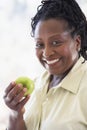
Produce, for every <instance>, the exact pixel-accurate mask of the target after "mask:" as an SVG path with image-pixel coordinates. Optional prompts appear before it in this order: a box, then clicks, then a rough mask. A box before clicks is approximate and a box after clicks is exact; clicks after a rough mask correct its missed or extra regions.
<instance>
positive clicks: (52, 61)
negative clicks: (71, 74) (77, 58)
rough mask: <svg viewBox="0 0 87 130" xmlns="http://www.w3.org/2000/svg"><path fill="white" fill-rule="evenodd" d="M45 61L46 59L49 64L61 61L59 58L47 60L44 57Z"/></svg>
mask: <svg viewBox="0 0 87 130" xmlns="http://www.w3.org/2000/svg"><path fill="white" fill-rule="evenodd" d="M43 61H45V62H46V63H47V64H48V65H52V64H55V63H57V62H58V61H59V58H58V59H54V60H46V59H44V58H43Z"/></svg>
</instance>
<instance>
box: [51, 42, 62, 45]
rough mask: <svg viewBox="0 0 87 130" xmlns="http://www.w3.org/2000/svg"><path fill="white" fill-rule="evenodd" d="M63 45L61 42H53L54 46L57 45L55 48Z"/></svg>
mask: <svg viewBox="0 0 87 130" xmlns="http://www.w3.org/2000/svg"><path fill="white" fill-rule="evenodd" d="M61 44H62V42H61V41H53V42H52V45H55V46H59V45H61Z"/></svg>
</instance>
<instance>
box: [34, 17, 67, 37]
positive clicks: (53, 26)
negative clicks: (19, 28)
mask: <svg viewBox="0 0 87 130" xmlns="http://www.w3.org/2000/svg"><path fill="white" fill-rule="evenodd" d="M65 31H69V29H68V23H67V21H65V20H59V19H49V20H44V21H39V22H38V24H37V26H36V29H35V37H37V36H39V35H44V34H46V35H47V34H51V33H62V32H65Z"/></svg>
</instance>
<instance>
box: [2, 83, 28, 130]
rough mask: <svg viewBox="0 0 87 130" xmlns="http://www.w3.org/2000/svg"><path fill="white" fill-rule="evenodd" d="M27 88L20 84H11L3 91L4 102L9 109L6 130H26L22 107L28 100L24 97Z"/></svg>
mask: <svg viewBox="0 0 87 130" xmlns="http://www.w3.org/2000/svg"><path fill="white" fill-rule="evenodd" d="M26 91H27V88H24V87H23V86H22V84H16V83H15V82H11V83H10V85H9V86H8V87H7V88H6V90H5V95H4V101H5V104H6V105H7V106H8V107H9V108H10V109H11V113H10V115H9V123H8V126H7V128H8V130H13V129H15V130H26V126H25V122H24V119H23V114H24V112H25V109H24V105H25V104H26V102H27V101H28V99H29V96H26V97H24V93H25V92H26Z"/></svg>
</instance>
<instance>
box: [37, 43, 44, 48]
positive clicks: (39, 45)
mask: <svg viewBox="0 0 87 130" xmlns="http://www.w3.org/2000/svg"><path fill="white" fill-rule="evenodd" d="M35 47H36V49H39V48H43V47H44V44H43V43H36V45H35Z"/></svg>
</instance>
